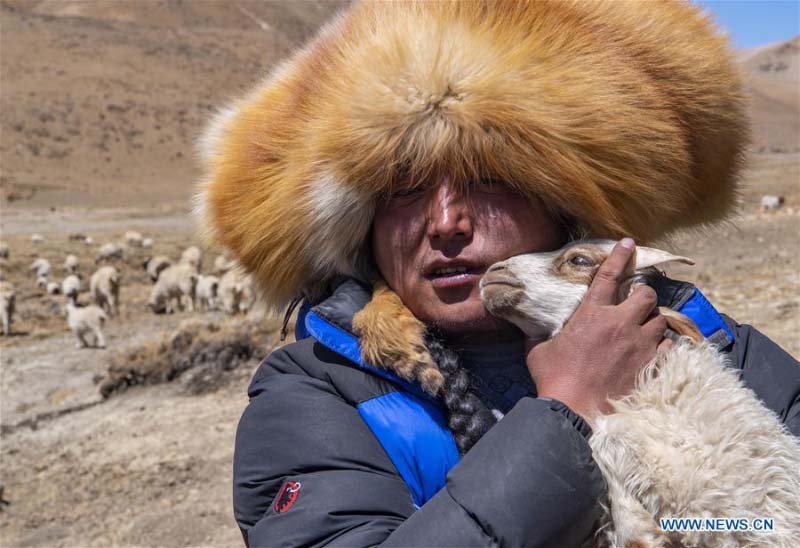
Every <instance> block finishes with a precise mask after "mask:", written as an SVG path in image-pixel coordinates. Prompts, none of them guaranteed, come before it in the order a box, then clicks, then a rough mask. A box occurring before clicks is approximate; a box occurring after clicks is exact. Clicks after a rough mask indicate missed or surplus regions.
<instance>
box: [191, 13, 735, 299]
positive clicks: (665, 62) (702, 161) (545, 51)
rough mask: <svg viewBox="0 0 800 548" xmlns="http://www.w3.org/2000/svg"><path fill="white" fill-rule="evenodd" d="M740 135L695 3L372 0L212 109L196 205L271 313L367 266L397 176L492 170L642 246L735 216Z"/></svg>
mask: <svg viewBox="0 0 800 548" xmlns="http://www.w3.org/2000/svg"><path fill="white" fill-rule="evenodd" d="M747 134H748V131H747V121H746V118H745V114H744V105H743V99H742V96H741V94H740V81H739V77H738V75H737V73H736V70H735V65H734V61H733V56H732V52H731V50H730V49H729V47H728V44H727V40H726V38H725V37H724V36H723V35H721V34H719V33H718V31H717V30H716V29H715V28H714V26H713V25H712V23H711V22H710V21H709V19H708V18H707V17H706V16H705V15H704V14H703V13H702V12H701V11H700V9H699V8H697V7H696V6H693V5H691V4H689V3H688V2H677V1H663V2H621V1H617V0H608V1H602V0H565V1H550V2H541V1H531V2H524V1H518V2H482V1H474V2H473V1H469V2H413V3H412V2H400V1H397V2H365V3H360V4H356V5H354V6H352V7H351V8H349V10H348V11H346V12H343V13H342V14H340V15H339V16H338V17H337V18H336V19H335V20H333V21H332V22H331V23H329V24H328V25H327V26H325V27H324V28H323V29H322V31H321V32H320V34H319V35H318V36H317V37H316V38H315V39H314V40H313V41H311V42H310V43H309V45H308V46H307V47H306V48H305V49H303V50H301V51H299V52H297V53H296V54H295V55H293V56H292V57H291V58H290V59H288V60H287V61H286V62H284V63H283V64H281V65H280V66H278V67H277V68H276V69H275V70H274V71H273V72H272V73H271V74H270V75H269V76H268V77H267V78H266V79H265V80H264V81H263V82H262V83H260V84H259V85H258V86H257V87H256V88H255V90H254V91H252V92H251V93H249V94H248V95H247V96H245V97H244V98H242V99H240V100H238V101H235V102H234V103H233V104H232V105H231V106H230V107H229V108H227V109H225V110H224V111H222V112H221V113H220V114H219V115H218V116H217V118H216V120H215V121H214V122H213V124H212V125H211V126H210V128H209V130H208V131H207V133H206V135H205V137H204V139H203V140H202V142H201V149H202V155H203V159H204V162H205V168H206V173H207V174H206V177H205V180H204V183H203V186H202V190H201V192H200V193H199V195H198V198H199V199H198V207H197V210H198V213H199V215H200V217H201V219H202V222H203V225H204V227H205V229H206V230H207V232H208V234H209V235H210V236H211V237H212V238H213V239H214V240H216V241H217V242H218V243H221V244H222V245H224V246H225V247H226V248H228V249H229V250H230V251H232V253H233V254H234V255H235V256H236V257H237V259H238V260H239V261H240V262H241V263H242V264H243V265H244V267H245V268H246V269H247V270H248V271H249V272H250V273H252V274H253V277H254V279H256V280H257V281H258V283H259V285H260V287H261V290H262V294H263V296H264V298H265V300H266V302H267V303H268V304H269V305H271V306H272V307H273V308H276V309H280V308H281V307H284V306H285V305H286V304H287V303H288V302H289V301H290V300H291V299H292V298H293V297H296V296H298V295H300V294H304V293H305V294H309V293H313V292H315V291H319V290H320V289H321V288H322V287H324V286H325V284H326V283H327V282H329V281H330V280H332V279H334V278H335V277H336V276H338V275H358V274H359V273H361V275H362V276H361V277H364V276H363V273H364V272H365V269H366V268H367V267H366V265H367V264H368V257H367V252H366V249H365V248H366V246H365V240H366V238H367V235H368V234H369V230H370V226H371V223H372V218H373V214H374V210H375V204H376V201H377V200H378V199H379V197H381V196H384V195H385V194H386V193H390V192H391V191H392V189H393V187H394V186H395V185H396V184H397V183H398V182H399V181H405V182H406V183H407V182H409V181H411V182H412V184H425V183H426V181H431V180H435V178H436V177H438V176H441V175H443V174H447V175H448V176H449V177H450V178H451V180H453V181H455V182H457V183H461V184H465V185H468V184H469V183H470V182H472V181H475V180H477V179H482V178H493V179H499V180H502V181H505V182H506V183H507V184H509V185H511V186H513V187H514V188H516V189H518V190H519V191H520V192H521V193H523V194H525V195H529V196H537V197H538V198H540V199H541V200H542V201H543V202H544V203H546V204H548V206H549V207H551V208H553V210H555V211H558V212H560V213H563V214H565V215H567V216H568V217H570V218H572V219H575V220H576V221H577V222H578V224H579V225H580V226H581V227H582V228H584V229H585V230H586V231H587V232H588V233H589V234H590V235H591V236H593V237H609V238H618V237H622V236H624V235H630V236H633V237H634V238H636V239H637V240H638V241H641V242H647V241H650V240H652V239H654V238H657V237H660V236H663V235H665V234H667V233H669V232H671V231H673V230H675V229H678V228H682V227H691V226H697V225H702V224H705V223H709V222H713V221H716V220H719V219H721V218H722V217H723V216H724V215H725V214H726V213H728V212H729V210H730V209H731V207H732V206H733V204H734V202H735V198H736V178H737V174H738V171H739V169H740V164H741V161H742V157H743V150H744V148H745V146H746V141H747Z"/></svg>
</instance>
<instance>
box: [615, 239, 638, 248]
mask: <svg viewBox="0 0 800 548" xmlns="http://www.w3.org/2000/svg"><path fill="white" fill-rule="evenodd" d="M619 245H621V246H622V247H624V248H625V249H633V247H634V246H635V245H636V243H635V242H634V241H633V238H622V240H620V242H619Z"/></svg>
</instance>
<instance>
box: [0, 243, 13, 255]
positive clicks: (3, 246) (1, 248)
mask: <svg viewBox="0 0 800 548" xmlns="http://www.w3.org/2000/svg"><path fill="white" fill-rule="evenodd" d="M10 253H11V251H10V250H9V248H8V244H7V243H5V242H0V259H8V256H9V254H10Z"/></svg>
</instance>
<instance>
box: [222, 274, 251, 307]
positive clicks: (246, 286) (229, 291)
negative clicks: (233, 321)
mask: <svg viewBox="0 0 800 548" xmlns="http://www.w3.org/2000/svg"><path fill="white" fill-rule="evenodd" d="M217 295H218V298H219V300H220V301H221V303H222V310H223V311H225V313H227V314H239V313H243V314H246V313H247V312H248V311H249V310H250V308H251V307H252V305H253V302H254V301H255V293H254V291H253V285H252V281H251V279H250V276H248V275H247V274H245V273H244V272H242V270H241V269H239V268H234V269H232V270H229V271H228V272H226V273H225V274H224V275H223V276H222V278H221V279H220V281H219V288H218V292H217Z"/></svg>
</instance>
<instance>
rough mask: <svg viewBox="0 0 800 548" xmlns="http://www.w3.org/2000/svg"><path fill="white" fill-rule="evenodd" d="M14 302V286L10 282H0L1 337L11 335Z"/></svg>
mask: <svg viewBox="0 0 800 548" xmlns="http://www.w3.org/2000/svg"><path fill="white" fill-rule="evenodd" d="M15 300H16V296H15V293H14V284H12V283H11V282H0V320H2V324H3V335H8V334H10V333H11V322H12V321H13V319H14V303H15Z"/></svg>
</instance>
